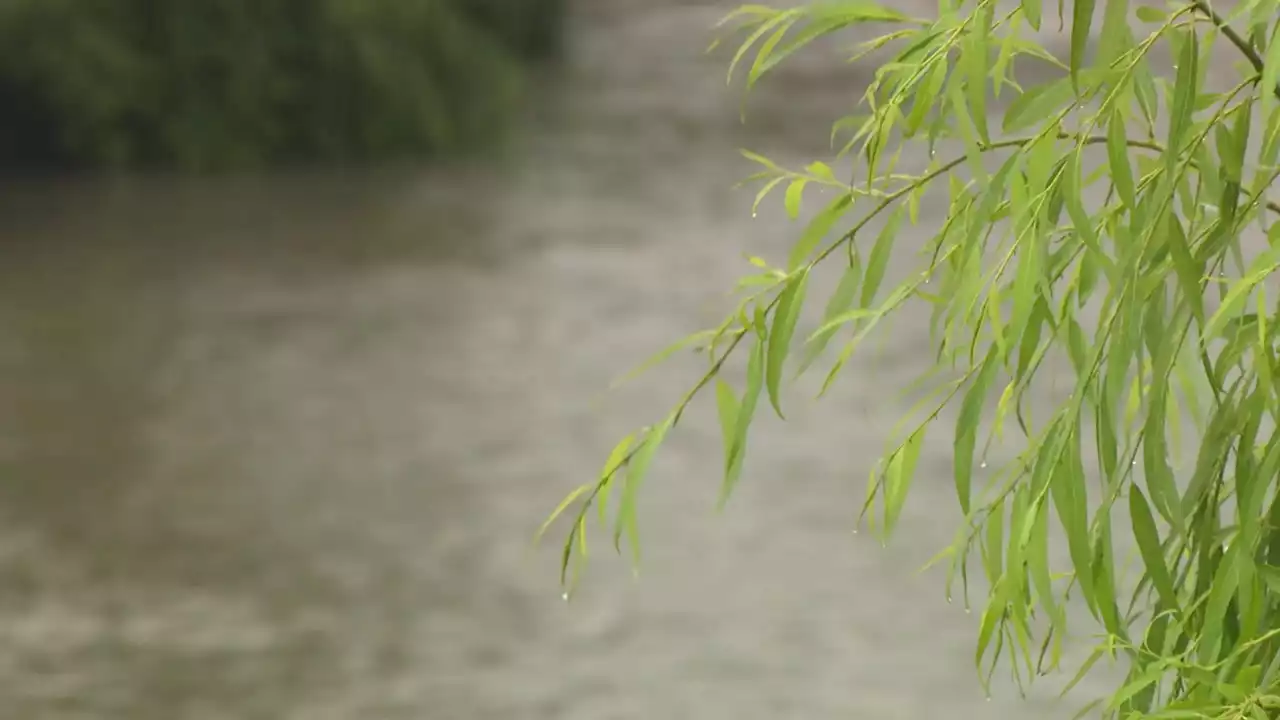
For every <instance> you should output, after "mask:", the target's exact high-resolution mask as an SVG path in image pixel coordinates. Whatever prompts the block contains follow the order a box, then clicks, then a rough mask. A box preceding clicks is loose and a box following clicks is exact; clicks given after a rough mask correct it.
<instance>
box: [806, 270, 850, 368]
mask: <svg viewBox="0 0 1280 720" xmlns="http://www.w3.org/2000/svg"><path fill="white" fill-rule="evenodd" d="M861 284H862V263H861V261H860V260H859V256H858V255H857V254H856V253H855V254H853V255H851V256H850V263H849V266H848V267H847V268H845V271H844V274H843V275H841V276H840V282H839V283H838V284H837V285H836V289H835V291H834V292H832V293H831V297H830V298H829V299H828V300H827V307H826V309H825V310H824V311H823V314H822V325H821V326H820V329H819V330H818V331H817V332H815V333H813V335H812V336H810V338H809V339H808V340H807V341H806V350H805V357H804V361H803V362H801V363H800V370H799V372H804V371H805V370H806V369H808V368H809V366H811V365H812V364H813V361H814V360H816V359H817V358H818V356H819V355H821V354H822V352H823V351H824V350H826V349H827V344H828V343H830V342H831V336H832V335H833V334H834V332H835V330H836V328H838V327H840V326H841V325H842V324H843V323H839V322H837V323H835V324H832V322H833V321H834V320H836V319H837V318H838V317H840V316H841V315H842V314H843V313H845V312H847V311H848V310H849V308H850V307H851V306H852V305H853V302H854V300H855V299H856V298H857V295H858V288H859V287H860V286H861ZM853 319H854V318H849V320H853Z"/></svg>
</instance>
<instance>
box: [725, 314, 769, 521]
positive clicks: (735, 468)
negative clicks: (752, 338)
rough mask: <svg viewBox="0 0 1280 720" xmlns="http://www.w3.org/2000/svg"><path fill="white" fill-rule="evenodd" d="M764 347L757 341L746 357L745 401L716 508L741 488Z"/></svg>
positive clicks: (739, 415)
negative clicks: (738, 487) (735, 489)
mask: <svg viewBox="0 0 1280 720" xmlns="http://www.w3.org/2000/svg"><path fill="white" fill-rule="evenodd" d="M764 364H765V344H764V342H763V341H762V340H759V339H757V340H756V342H755V343H753V344H752V348H751V354H750V355H749V356H748V357H747V387H746V389H745V390H744V391H743V393H742V401H741V402H739V403H738V413H737V421H736V423H735V426H734V431H733V444H732V452H730V453H729V456H728V458H727V459H726V463H725V472H724V482H722V483H721V484H720V499H719V501H718V502H717V507H719V508H721V509H723V508H724V506H725V504H726V503H728V502H729V496H730V495H732V494H733V489H734V488H735V487H737V485H738V479H739V478H740V477H741V476H742V467H743V460H744V459H745V457H746V452H747V435H748V432H749V431H750V430H751V421H752V419H753V418H754V417H755V414H756V405H757V404H758V402H759V399H760V391H761V389H762V388H763V386H764Z"/></svg>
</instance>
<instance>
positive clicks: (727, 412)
mask: <svg viewBox="0 0 1280 720" xmlns="http://www.w3.org/2000/svg"><path fill="white" fill-rule="evenodd" d="M716 411H717V413H716V414H717V416H718V417H719V418H720V433H721V437H722V438H723V439H724V467H725V472H726V473H727V472H728V470H729V467H730V466H731V465H732V464H733V453H734V449H735V447H736V446H737V445H738V444H739V440H738V413H739V412H740V411H741V407H740V403H739V402H738V396H737V395H735V394H734V392H733V388H732V387H731V386H730V385H729V383H727V382H725V381H724V379H723V378H716Z"/></svg>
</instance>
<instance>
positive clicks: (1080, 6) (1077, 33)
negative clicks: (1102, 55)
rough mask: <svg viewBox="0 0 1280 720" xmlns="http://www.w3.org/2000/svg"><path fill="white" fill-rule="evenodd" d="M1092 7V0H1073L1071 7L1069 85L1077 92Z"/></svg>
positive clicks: (1091, 19) (1086, 47)
mask: <svg viewBox="0 0 1280 720" xmlns="http://www.w3.org/2000/svg"><path fill="white" fill-rule="evenodd" d="M1093 7H1094V0H1073V2H1072V5H1071V8H1072V11H1071V84H1072V86H1073V88H1074V89H1075V90H1076V91H1077V92H1079V90H1080V68H1083V67H1084V53H1085V50H1086V49H1088V47H1089V33H1090V28H1091V27H1092V25H1093Z"/></svg>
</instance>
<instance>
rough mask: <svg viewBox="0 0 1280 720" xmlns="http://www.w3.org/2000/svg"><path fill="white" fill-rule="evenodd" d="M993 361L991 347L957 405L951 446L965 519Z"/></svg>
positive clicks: (992, 371) (993, 352)
mask: <svg viewBox="0 0 1280 720" xmlns="http://www.w3.org/2000/svg"><path fill="white" fill-rule="evenodd" d="M996 359H997V358H996V350H995V347H992V348H991V350H990V351H988V353H987V356H986V358H985V359H984V360H983V361H982V366H981V368H980V369H979V370H978V374H977V376H976V378H975V379H974V381H973V384H971V385H970V386H969V389H968V390H967V391H965V394H964V399H963V400H962V401H961V402H960V414H959V416H958V417H957V418H956V433H955V441H954V444H953V450H954V455H955V462H954V466H955V484H956V497H957V498H959V500H960V510H961V511H962V512H964V514H965V515H966V516H967V515H968V514H969V503H970V497H971V495H972V487H973V455H974V450H975V449H976V447H977V441H978V440H977V438H978V425H979V423H980V422H981V420H982V406H983V403H984V401H985V400H986V396H987V388H988V387H989V386H990V385H991V381H992V378H993V377H994V376H995V371H996V367H997V365H998V363H997V362H996Z"/></svg>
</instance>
